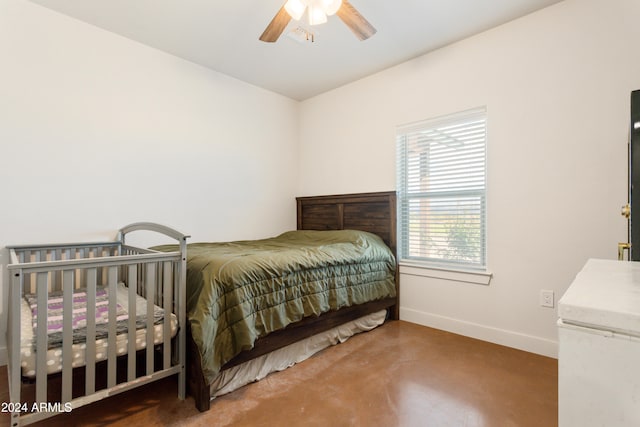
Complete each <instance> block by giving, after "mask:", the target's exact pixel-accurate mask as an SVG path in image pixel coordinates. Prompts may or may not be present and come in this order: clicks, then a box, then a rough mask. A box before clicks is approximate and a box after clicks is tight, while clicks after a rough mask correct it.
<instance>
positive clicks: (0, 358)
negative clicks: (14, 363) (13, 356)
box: [0, 347, 7, 366]
mask: <svg viewBox="0 0 640 427" xmlns="http://www.w3.org/2000/svg"><path fill="white" fill-rule="evenodd" d="M6 364H7V347H0V366H5V365H6Z"/></svg>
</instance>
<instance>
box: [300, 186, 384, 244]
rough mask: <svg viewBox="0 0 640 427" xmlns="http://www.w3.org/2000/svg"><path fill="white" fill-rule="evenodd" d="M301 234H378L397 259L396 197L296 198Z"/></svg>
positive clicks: (368, 195) (376, 195) (370, 194)
mask: <svg viewBox="0 0 640 427" xmlns="http://www.w3.org/2000/svg"><path fill="white" fill-rule="evenodd" d="M296 201H297V203H298V230H344V229H353V230H362V231H368V232H370V233H374V234H377V235H378V236H380V237H381V238H382V240H384V242H385V243H386V244H387V246H389V248H391V250H392V251H393V253H394V255H396V248H397V246H396V193H395V191H384V192H377V193H358V194H339V195H334V196H314V197H297V198H296Z"/></svg>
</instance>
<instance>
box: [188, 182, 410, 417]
mask: <svg viewBox="0 0 640 427" xmlns="http://www.w3.org/2000/svg"><path fill="white" fill-rule="evenodd" d="M296 200H297V222H298V223H297V228H298V230H343V229H354V230H362V231H368V232H370V233H374V234H377V235H378V236H380V237H381V238H382V239H383V240H384V242H385V243H386V244H387V246H389V247H390V248H391V250H392V251H393V253H394V255H397V252H396V246H397V245H396V193H395V192H393V191H387V192H376V193H358V194H341V195H332V196H315V197H298V198H296ZM398 277H399V275H398V270H397V268H396V298H388V299H384V300H379V301H372V302H369V303H366V304H361V305H357V306H353V307H347V308H344V309H341V310H338V311H331V312H328V313H324V314H322V315H321V316H318V317H310V318H305V319H303V320H301V321H299V322H296V323H293V324H291V325H289V326H287V327H286V328H285V329H282V330H280V331H276V332H273V333H271V334H269V335H267V336H265V337H262V338H260V339H259V340H258V341H256V343H255V345H254V348H253V349H251V350H248V351H245V352H242V353H240V354H239V355H238V356H236V357H235V358H234V359H232V360H231V361H229V362H228V363H227V364H225V365H224V366H223V367H222V369H223V370H224V369H228V368H230V367H232V366H236V365H239V364H240V363H243V362H246V361H248V360H251V359H254V358H256V357H259V356H262V355H264V354H266V353H269V352H271V351H274V350H277V349H279V348H282V347H284V346H287V345H289V344H292V343H294V342H296V341H300V340H302V339H305V338H308V337H310V336H312V335H315V334H318V333H320V332H324V331H326V330H329V329H331V328H333V327H335V326H338V325H340V324H343V323H346V322H349V321H351V320H354V319H357V318H359V317H362V316H365V315H367V314H370V313H374V312H376V311H379V310H382V309H387V310H388V311H389V315H388V316H389V318H390V319H398V310H399V294H400V293H399V283H398ZM187 336H188V338H187V391H188V393H189V394H191V395H192V396H193V397H194V399H195V401H196V407H197V408H198V410H200V411H207V410H209V408H210V405H211V396H210V387H209V384H206V382H205V380H204V375H203V374H202V366H201V365H200V358H199V357H194V356H197V355H198V348H197V346H196V344H195V342H194V341H193V339H192V337H191V333H190V331H189V330H187Z"/></svg>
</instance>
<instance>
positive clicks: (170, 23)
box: [31, 0, 561, 100]
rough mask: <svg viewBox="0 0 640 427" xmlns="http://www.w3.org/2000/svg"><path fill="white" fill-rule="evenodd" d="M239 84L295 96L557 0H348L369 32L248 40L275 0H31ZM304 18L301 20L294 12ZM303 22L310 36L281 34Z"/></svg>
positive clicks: (329, 29) (333, 24)
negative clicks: (300, 30)
mask: <svg viewBox="0 0 640 427" xmlns="http://www.w3.org/2000/svg"><path fill="white" fill-rule="evenodd" d="M31 1H33V2H34V3H37V4H40V5H43V6H45V7H48V8H50V9H53V10H56V11H58V12H61V13H64V14H66V15H69V16H72V17H74V18H77V19H79V20H82V21H85V22H87V23H90V24H93V25H95V26H98V27H101V28H104V29H106V30H108V31H112V32H114V33H117V34H120V35H122V36H125V37H127V38H130V39H132V40H136V41H139V42H141V43H144V44H146V45H149V46H152V47H155V48H157V49H160V50H163V51H165V52H168V53H171V54H173V55H176V56H179V57H181V58H184V59H186V60H189V61H192V62H195V63H197V64H200V65H203V66H205V67H208V68H211V69H213V70H216V71H219V72H221V73H224V74H227V75H229V76H232V77H235V78H237V79H240V80H243V81H245V82H248V83H251V84H254V85H256V86H260V87H263V88H265V89H268V90H271V91H274V92H277V93H280V94H282V95H285V96H288V97H290V98H293V99H296V100H304V99H307V98H309V97H312V96H314V95H317V94H320V93H322V92H325V91H328V90H331V89H333V88H336V87H339V86H342V85H344V84H346V83H349V82H352V81H354V80H357V79H360V78H362V77H365V76H367V75H370V74H373V73H375V72H377V71H380V70H383V69H385V68H388V67H391V66H393V65H396V64H399V63H401V62H404V61H406V60H408V59H411V58H414V57H416V56H419V55H422V54H424V53H427V52H429V51H431V50H434V49H437V48H439V47H442V46H445V45H447V44H449V43H452V42H455V41H457V40H460V39H463V38H466V37H469V36H471V35H473V34H476V33H479V32H481V31H484V30H486V29H489V28H492V27H495V26H497V25H500V24H502V23H505V22H508V21H510V20H513V19H515V18H518V17H520V16H523V15H526V14H528V13H531V12H533V11H535V10H538V9H541V8H544V7H546V6H549V5H551V4H554V3H558V2H559V1H561V0H439V1H436V0H351V4H352V5H353V6H354V7H355V8H356V9H357V10H358V11H359V12H360V13H361V14H362V15H363V16H364V17H365V18H366V19H367V20H368V21H369V22H370V23H371V24H372V25H373V26H374V27H375V28H376V29H377V30H378V32H377V33H376V34H375V35H374V36H373V37H371V38H370V39H368V40H365V41H359V40H358V39H357V38H356V37H355V36H354V35H353V34H352V33H351V32H350V30H349V29H348V28H347V27H346V26H345V25H344V24H343V23H342V21H340V19H339V18H338V17H337V16H332V17H329V21H328V22H327V23H326V24H323V25H319V26H315V27H308V26H306V24H305V22H303V21H301V22H296V21H293V20H292V21H291V22H290V23H289V26H288V27H287V29H286V30H285V34H283V35H282V36H281V37H280V39H279V40H278V41H277V42H276V43H264V42H261V41H259V40H258V37H259V36H260V34H262V31H263V30H264V29H265V27H266V26H267V24H268V23H269V22H270V21H271V19H272V18H273V16H274V15H275V14H276V12H277V11H278V10H279V8H280V6H282V4H283V3H284V2H285V0H224V1H223V0H31ZM303 20H304V18H303ZM299 25H301V26H303V27H306V28H310V29H312V30H313V31H314V32H315V33H316V36H315V42H314V43H299V42H297V41H294V40H292V39H290V38H288V37H286V32H288V31H289V30H291V29H293V28H295V27H296V26H299Z"/></svg>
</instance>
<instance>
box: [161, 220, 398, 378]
mask: <svg viewBox="0 0 640 427" xmlns="http://www.w3.org/2000/svg"><path fill="white" fill-rule="evenodd" d="M161 249H162V250H169V249H171V248H169V247H167V246H165V247H162V248H161ZM187 259H188V261H187V315H188V318H189V321H190V323H191V331H192V335H193V338H194V340H195V342H196V344H197V346H198V348H199V349H200V356H201V359H202V366H203V370H204V374H205V379H206V380H207V381H208V383H210V382H211V381H212V380H213V379H214V378H215V376H216V375H217V374H218V372H219V371H220V368H221V367H222V365H224V364H225V363H226V362H228V361H229V360H231V359H232V358H233V357H234V356H236V355H237V354H238V353H240V352H241V351H243V350H248V349H251V348H252V347H253V344H254V342H255V341H256V339H258V338H259V337H262V336H264V335H266V334H268V333H269V332H272V331H275V330H278V329H282V328H284V327H285V326H287V325H288V324H290V323H293V322H296V321H298V320H300V319H302V318H303V317H307V316H318V315H320V314H321V313H324V312H327V311H330V310H337V309H339V308H341V307H347V306H351V305H357V304H362V303H365V302H368V301H372V300H377V299H383V298H388V297H394V296H395V294H396V291H395V284H394V275H395V260H394V257H393V254H392V253H391V250H390V249H389V248H388V247H387V246H386V245H385V244H384V243H383V242H382V240H381V239H380V238H379V237H378V236H375V235H373V234H370V233H365V232H360V231H353V230H342V231H290V232H286V233H284V234H281V235H280V236H278V237H274V238H270V239H263V240H253V241H239V242H230V243H192V244H189V245H188V247H187Z"/></svg>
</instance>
